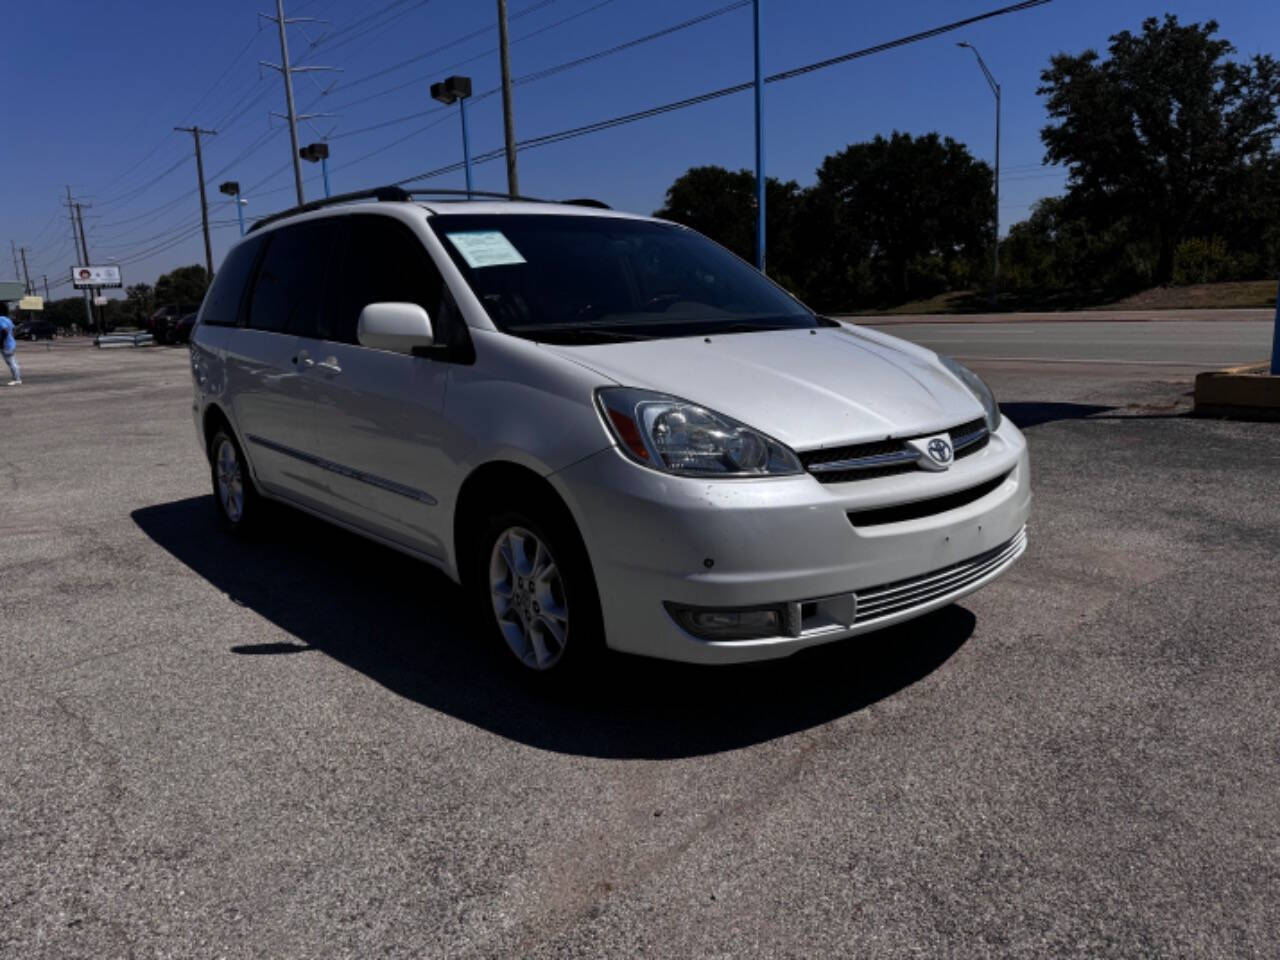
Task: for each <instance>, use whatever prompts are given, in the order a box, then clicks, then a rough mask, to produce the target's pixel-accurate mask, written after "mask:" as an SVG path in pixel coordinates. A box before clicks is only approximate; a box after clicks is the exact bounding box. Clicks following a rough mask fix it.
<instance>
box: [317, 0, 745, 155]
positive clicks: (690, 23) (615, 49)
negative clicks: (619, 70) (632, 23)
mask: <svg viewBox="0 0 1280 960" xmlns="http://www.w3.org/2000/svg"><path fill="white" fill-rule="evenodd" d="M750 3H751V0H735V2H734V3H730V4H728V5H727V6H723V7H719V8H717V9H715V10H710V11H708V12H707V13H704V14H701V15H700V16H697V17H691V18H689V19H688V20H682V21H681V22H679V23H675V24H672V25H671V26H668V27H664V28H663V29H661V30H657V31H654V32H653V33H648V34H645V35H644V36H642V37H636V38H634V39H632V40H628V41H626V42H624V43H619V44H616V45H614V46H612V47H609V48H607V49H605V50H598V51H596V52H595V53H591V54H587V55H586V56H582V57H577V58H576V59H573V60H568V61H566V62H565V63H560V64H556V65H555V66H552V67H546V68H545V69H543V70H538V71H535V72H533V73H526V74H524V75H523V76H519V77H516V78H515V79H513V80H512V81H511V83H512V86H521V85H523V84H526V83H533V82H535V81H538V80H543V79H545V78H547V77H550V76H554V75H555V74H558V73H563V72H564V71H566V70H572V69H574V68H575V67H580V66H583V65H584V64H588V63H594V62H595V61H597V60H603V59H604V58H605V57H609V56H612V55H614V54H617V53H622V52H623V51H625V50H630V49H632V48H633V47H638V46H640V45H642V44H645V43H649V42H651V41H653V40H658V39H661V38H662V37H667V36H670V35H671V34H673V33H677V32H679V31H681V30H687V29H689V28H690V27H695V26H698V25H699V24H703V23H706V22H707V21H709V20H713V19H715V18H716V17H720V16H723V15H725V14H726V13H732V12H733V11H734V10H738V9H741V8H742V7H746V6H749V5H750ZM593 9H594V8H593ZM584 12H586V11H584ZM560 22H561V23H563V22H564V21H560ZM539 32H541V31H539ZM533 35H534V34H528V35H526V36H524V37H519V38H517V40H527V39H528V38H529V37H530V36H533ZM513 42H515V41H513ZM496 52H497V48H496V47H495V48H494V49H493V50H489V51H487V52H486V53H484V54H480V55H479V56H488V54H491V53H496ZM472 59H477V58H474V57H473V58H472ZM463 62H467V61H463ZM460 66H462V63H456V64H453V65H452V66H449V67H445V68H443V69H442V70H440V71H439V72H441V73H447V72H448V71H450V70H453V69H454V68H455V67H460ZM412 82H413V83H418V82H419V81H418V80H414V81H412ZM501 89H502V88H501V87H500V86H499V87H494V88H492V89H490V90H485V91H484V92H483V93H478V94H476V95H475V96H473V97H472V98H471V102H472V103H473V104H474V103H476V102H478V101H480V100H485V99H487V98H489V97H492V96H494V95H495V94H497V93H499V92H500V91H501ZM366 99H367V98H366ZM357 102H363V101H357ZM340 106H342V105H340ZM345 106H350V104H345ZM448 109H449V108H448V107H434V108H432V109H429V110H421V111H417V112H415V113H409V114H405V115H403V116H400V117H394V118H392V119H390V120H383V121H382V122H380V123H375V124H371V125H369V126H367V127H360V128H359V129H356V130H346V131H343V132H342V133H339V134H337V135H335V136H333V137H330V138H329V139H331V140H341V139H344V138H345V137H354V136H356V135H357V134H361V133H369V132H370V131H373V130H381V129H383V128H384V127H391V126H395V125H396V124H399V123H406V122H408V121H409V120H418V119H422V118H425V117H429V116H432V115H434V114H438V113H441V112H442V111H445V110H448ZM431 126H434V124H432V125H431ZM422 129H423V130H426V129H428V128H426V127H424V128H422ZM419 132H421V131H419ZM400 142H401V141H400V140H397V141H395V143H393V144H389V145H388V146H394V145H395V144H398V143H400Z"/></svg>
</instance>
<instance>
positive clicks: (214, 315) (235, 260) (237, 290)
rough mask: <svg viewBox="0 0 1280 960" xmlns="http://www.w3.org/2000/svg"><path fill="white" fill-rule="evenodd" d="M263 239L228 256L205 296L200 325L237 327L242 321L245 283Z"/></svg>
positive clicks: (241, 246) (251, 239) (247, 244)
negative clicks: (241, 310) (241, 311)
mask: <svg viewBox="0 0 1280 960" xmlns="http://www.w3.org/2000/svg"><path fill="white" fill-rule="evenodd" d="M263 239H264V238H263V237H252V238H250V239H248V240H246V241H244V242H243V243H241V244H240V245H239V246H237V247H236V248H235V249H234V250H232V251H231V252H230V253H228V254H227V258H226V259H225V260H223V261H222V269H220V270H219V271H218V272H217V274H216V275H215V276H214V278H213V286H211V287H210V288H209V292H208V293H207V294H206V295H205V298H204V306H203V308H202V309H203V312H202V313H201V314H200V322H201V323H202V324H205V325H207V326H211V327H234V326H236V324H238V323H239V322H240V304H241V303H243V302H244V288H245V284H246V283H248V282H249V275H250V274H251V273H252V272H253V265H254V263H256V262H257V260H258V254H259V253H260V252H261V251H262V241H263Z"/></svg>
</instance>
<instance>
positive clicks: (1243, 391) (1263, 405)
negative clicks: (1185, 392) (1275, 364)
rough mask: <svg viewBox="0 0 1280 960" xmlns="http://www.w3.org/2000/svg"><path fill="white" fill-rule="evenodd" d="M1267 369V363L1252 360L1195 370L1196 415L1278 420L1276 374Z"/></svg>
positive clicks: (1279, 393) (1279, 403)
mask: <svg viewBox="0 0 1280 960" xmlns="http://www.w3.org/2000/svg"><path fill="white" fill-rule="evenodd" d="M1268 370H1269V365H1268V364H1256V365H1253V366H1248V367H1233V368H1231V369H1229V370H1213V371H1209V372H1208V373H1200V374H1196V389H1195V398H1196V406H1195V413H1196V415H1197V416H1202V417H1223V418H1226V419H1230V420H1280V376H1275V375H1273V374H1271V373H1269V372H1268Z"/></svg>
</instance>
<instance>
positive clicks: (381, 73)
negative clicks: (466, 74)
mask: <svg viewBox="0 0 1280 960" xmlns="http://www.w3.org/2000/svg"><path fill="white" fill-rule="evenodd" d="M555 2H556V0H538V2H536V3H534V4H531V5H530V6H528V7H525V8H524V9H523V10H520V11H519V12H517V13H513V14H512V15H511V16H510V17H509V18H508V19H510V20H518V19H520V18H521V17H524V16H528V15H529V14H531V13H534V12H536V11H538V10H542V9H543V8H545V7H549V6H551V4H553V3H555ZM497 28H498V25H497V23H494V24H493V25H491V26H485V27H481V28H480V29H479V30H473V31H472V32H471V33H468V34H465V35H464V36H461V37H455V38H454V39H453V40H450V41H448V42H447V43H442V44H441V45H440V46H438V47H433V48H432V49H430V50H426V51H424V52H422V53H418V54H414V55H413V56H412V57H409V58H408V59H407V60H401V61H399V62H398V63H393V64H391V66H389V67H383V68H382V69H380V70H375V71H374V72H373V73H368V74H365V75H364V76H363V77H357V78H356V79H354V80H348V81H347V82H346V83H344V84H343V85H342V89H343V90H349V89H350V88H352V87H358V86H360V85H361V84H363V83H368V82H369V81H370V80H376V79H377V78H378V77H385V76H386V75H387V74H388V73H394V72H395V71H397V70H400V69H403V68H404V67H407V66H409V65H410V64H414V63H419V62H420V61H422V60H426V59H427V58H428V57H434V56H435V55H436V54H437V53H443V52H444V51H445V50H449V49H451V48H453V47H456V46H459V45H461V44H463V43H466V42H467V41H468V40H474V39H476V38H477V37H483V36H484V35H485V34H486V33H489V32H490V31H492V30H496V29H497ZM413 82H414V83H420V82H421V81H420V80H414V81H413ZM394 89H396V90H399V89H401V87H395V88H394ZM363 102H364V101H363V100H357V101H352V102H351V103H346V104H340V106H352V105H353V104H354V103H363Z"/></svg>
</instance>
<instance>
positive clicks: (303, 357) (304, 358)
mask: <svg viewBox="0 0 1280 960" xmlns="http://www.w3.org/2000/svg"><path fill="white" fill-rule="evenodd" d="M293 362H294V363H295V364H298V365H299V366H301V367H304V368H305V367H314V366H315V365H316V362H315V361H314V360H312V359H311V355H310V354H309V353H307V351H305V350H299V351H298V355H297V356H296V357H294V358H293Z"/></svg>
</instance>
